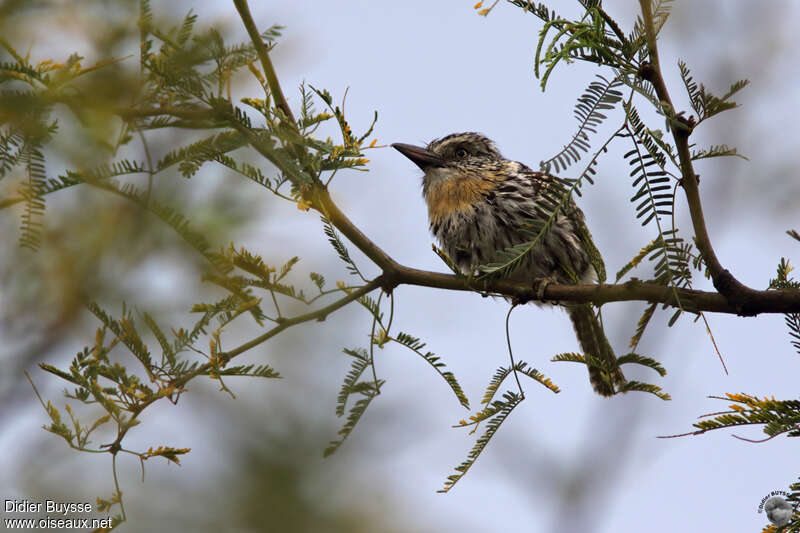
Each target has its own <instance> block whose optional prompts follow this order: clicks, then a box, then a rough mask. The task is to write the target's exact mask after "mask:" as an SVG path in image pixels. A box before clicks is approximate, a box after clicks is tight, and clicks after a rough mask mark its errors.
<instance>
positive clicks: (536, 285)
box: [533, 277, 556, 303]
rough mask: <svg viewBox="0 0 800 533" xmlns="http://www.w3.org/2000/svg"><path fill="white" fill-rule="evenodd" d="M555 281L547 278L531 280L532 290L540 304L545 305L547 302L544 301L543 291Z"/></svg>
mask: <svg viewBox="0 0 800 533" xmlns="http://www.w3.org/2000/svg"><path fill="white" fill-rule="evenodd" d="M555 282H556V280H555V279H553V278H551V277H547V278H537V279H535V280H533V289H534V290H535V291H536V299H537V300H539V301H540V302H542V303H547V300H545V299H544V291H545V289H547V286H548V285H550V284H552V283H555Z"/></svg>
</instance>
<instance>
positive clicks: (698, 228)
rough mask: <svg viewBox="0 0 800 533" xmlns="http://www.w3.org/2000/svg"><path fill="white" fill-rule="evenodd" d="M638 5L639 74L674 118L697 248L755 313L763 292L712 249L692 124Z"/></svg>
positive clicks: (648, 16) (647, 13) (723, 286)
mask: <svg viewBox="0 0 800 533" xmlns="http://www.w3.org/2000/svg"><path fill="white" fill-rule="evenodd" d="M639 5H640V6H641V9H642V19H643V21H644V29H645V36H646V38H647V49H648V54H649V56H650V62H649V63H645V64H643V65H642V68H641V72H640V74H641V76H642V78H644V79H645V80H647V81H649V82H650V83H652V84H653V88H654V89H655V91H656V95H658V99H659V100H660V101H661V102H662V106H663V107H665V108H666V107H668V109H667V113H668V114H669V113H672V116H671V117H669V116H668V118H671V119H673V120H672V121H673V126H672V127H671V128H670V129H671V130H672V136H673V139H674V140H675V146H676V148H677V150H678V159H679V161H680V164H681V165H680V166H681V176H682V180H681V185H682V186H683V190H684V192H685V193H686V201H687V203H688V204H689V213H690V215H691V218H692V226H693V228H694V234H695V240H696V242H697V249H698V250H700V254H701V255H702V256H703V261H704V262H705V264H706V266H707V267H708V271H709V273H710V274H711V280H712V281H713V283H714V288H716V289H717V290H718V291H719V292H720V294H722V295H723V296H724V297H725V299H726V300H727V301H728V302H729V303H730V304H731V305H733V306H734V307H735V308H736V309H737V314H741V315H753V314H758V313H759V312H760V311H758V310H757V309H756V308H754V307H753V306H752V303H753V302H754V300H756V299H759V298H760V292H763V291H756V290H754V289H751V288H749V287H747V286H745V285H744V284H742V283H741V282H740V281H739V280H737V279H736V278H735V277H734V276H733V274H731V273H730V271H728V270H727V269H725V268H724V267H723V266H722V264H721V263H720V262H719V259H718V258H717V254H716V253H715V252H714V248H713V246H712V245H711V239H710V237H709V236H708V230H707V229H706V223H705V217H704V216H703V205H702V203H701V202H700V191H699V187H698V185H699V183H698V180H697V175H696V174H695V172H694V166H693V164H692V157H691V153H690V151H689V136H690V135H691V133H692V129H693V126H694V124H693V122H691V121H690V120H689V119H686V118H684V117H683V116H681V115H680V114H678V113H675V108H674V106H673V105H672V99H671V98H670V95H669V91H668V90H667V85H666V83H665V82H664V77H663V76H662V74H661V65H660V63H659V58H658V44H657V42H656V38H657V36H656V31H655V27H654V25H653V10H652V5H651V3H650V0H639ZM665 104H666V105H665Z"/></svg>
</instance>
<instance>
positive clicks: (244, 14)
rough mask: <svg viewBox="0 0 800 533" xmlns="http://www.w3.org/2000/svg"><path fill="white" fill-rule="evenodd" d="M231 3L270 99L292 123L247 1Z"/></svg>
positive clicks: (292, 118)
mask: <svg viewBox="0 0 800 533" xmlns="http://www.w3.org/2000/svg"><path fill="white" fill-rule="evenodd" d="M233 3H234V5H235V6H236V10H237V11H238V12H239V16H240V17H241V19H242V22H243V23H244V27H245V29H246V30H247V33H248V35H250V40H251V41H253V46H254V47H255V49H256V54H258V59H259V60H260V61H261V67H262V68H263V69H264V75H265V76H266V78H267V84H268V85H269V90H270V92H272V98H273V99H274V100H275V105H276V106H278V108H279V109H280V110H281V111H283V113H284V114H285V115H286V118H287V119H289V120H290V121H291V122H292V123H294V122H295V120H294V115H292V110H291V109H290V108H289V104H288V103H286V97H285V96H283V91H282V90H281V84H280V83H278V75H277V74H275V67H273V66H272V60H271V59H270V58H269V53H268V52H267V47H266V46H265V45H264V41H263V40H262V39H261V34H260V33H259V32H258V28H256V23H255V22H254V21H253V15H251V14H250V7H249V6H248V5H247V0H233Z"/></svg>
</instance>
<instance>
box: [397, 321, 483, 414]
mask: <svg viewBox="0 0 800 533" xmlns="http://www.w3.org/2000/svg"><path fill="white" fill-rule="evenodd" d="M394 340H395V342H397V343H398V344H401V345H403V346H405V347H406V348H408V349H409V350H411V351H412V352H414V353H415V354H417V355H419V356H420V357H422V358H423V359H424V360H425V361H426V362H427V363H428V364H429V365H431V366H432V367H433V369H434V370H435V371H436V373H438V374H439V375H440V376H441V377H442V379H444V381H445V382H446V383H447V385H448V386H449V387H450V390H452V391H453V394H454V395H455V397H456V399H457V400H458V402H459V403H460V404H461V405H463V406H464V407H465V408H467V409H469V400H468V399H467V395H466V394H464V390H463V389H462V388H461V385H460V384H459V383H458V380H456V377H455V375H453V373H452V372H450V371H449V370H445V364H444V363H443V362H442V361H441V359H440V358H439V357H438V356H437V355H436V354H434V353H433V352H425V353H423V352H422V349H423V348H424V347H425V343H423V342H421V341H420V340H419V339H418V338H416V337H414V336H411V335H409V334H407V333H403V332H402V331H401V332H400V333H398V334H397V336H396V337H394Z"/></svg>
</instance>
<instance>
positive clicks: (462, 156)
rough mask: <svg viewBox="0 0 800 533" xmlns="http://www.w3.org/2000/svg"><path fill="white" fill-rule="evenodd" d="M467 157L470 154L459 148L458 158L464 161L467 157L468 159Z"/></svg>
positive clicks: (457, 151)
mask: <svg viewBox="0 0 800 533" xmlns="http://www.w3.org/2000/svg"><path fill="white" fill-rule="evenodd" d="M467 155H468V152H467V151H466V150H465V149H464V148H459V149H458V150H456V157H458V158H459V159H464V158H465V157H467Z"/></svg>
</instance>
